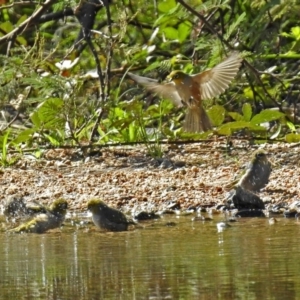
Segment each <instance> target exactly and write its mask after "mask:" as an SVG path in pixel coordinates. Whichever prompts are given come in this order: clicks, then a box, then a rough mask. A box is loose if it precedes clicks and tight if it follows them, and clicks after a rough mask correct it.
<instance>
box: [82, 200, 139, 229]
mask: <svg viewBox="0 0 300 300" xmlns="http://www.w3.org/2000/svg"><path fill="white" fill-rule="evenodd" d="M87 208H88V210H89V211H91V213H92V214H93V217H92V219H93V222H94V224H95V225H96V226H97V227H98V228H101V229H104V230H107V231H126V230H127V229H128V226H129V225H131V224H135V223H134V222H133V221H130V220H128V219H127V218H126V216H125V215H124V214H123V213H122V212H120V211H119V210H117V209H115V208H112V207H109V206H108V205H106V204H105V203H104V202H103V201H102V200H99V199H91V200H90V201H89V202H88V205H87Z"/></svg>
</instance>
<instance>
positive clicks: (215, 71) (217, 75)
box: [192, 53, 243, 99]
mask: <svg viewBox="0 0 300 300" xmlns="http://www.w3.org/2000/svg"><path fill="white" fill-rule="evenodd" d="M242 60H243V59H242V58H241V56H240V55H239V53H233V54H232V55H231V56H229V57H228V58H227V59H225V60H224V61H223V62H221V63H220V64H218V65H217V66H215V67H214V68H212V69H210V70H206V71H204V72H202V73H199V74H195V75H193V76H192V77H193V79H194V80H195V81H196V82H198V84H199V85H200V91H201V99H211V98H213V97H216V96H218V95H220V94H221V93H223V92H224V91H225V90H226V89H227V88H228V86H229V84H230V82H231V81H232V80H233V78H234V77H235V75H236V74H237V72H238V70H239V68H240V66H241V63H242Z"/></svg>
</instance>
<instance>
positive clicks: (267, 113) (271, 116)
mask: <svg viewBox="0 0 300 300" xmlns="http://www.w3.org/2000/svg"><path fill="white" fill-rule="evenodd" d="M283 116H284V114H283V113H282V112H279V111H276V110H271V109H265V110H263V111H261V112H260V113H259V114H257V115H255V116H254V117H253V118H252V120H251V123H252V124H261V123H265V122H270V121H274V120H278V119H280V118H281V117H283Z"/></svg>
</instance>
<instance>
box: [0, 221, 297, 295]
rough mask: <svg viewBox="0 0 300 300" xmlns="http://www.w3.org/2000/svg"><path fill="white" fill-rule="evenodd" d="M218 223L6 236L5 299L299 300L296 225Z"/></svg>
mask: <svg viewBox="0 0 300 300" xmlns="http://www.w3.org/2000/svg"><path fill="white" fill-rule="evenodd" d="M169 221H170V222H175V223H176V224H177V225H176V226H171V227H170V226H165V224H166V223H167V222H169ZM217 221H219V220H214V221H211V222H192V221H191V217H188V216H186V217H180V218H178V217H174V216H167V217H164V218H163V219H162V220H159V221H155V222H152V223H145V225H144V228H139V229H136V230H133V231H129V232H119V233H102V232H100V231H98V230H94V229H90V230H89V229H77V230H76V229H75V227H72V228H70V227H68V226H66V227H65V228H64V229H62V230H61V231H58V232H52V233H46V234H43V235H36V234H22V235H17V234H5V233H1V235H0V240H1V241H0V242H1V245H2V247H1V250H0V251H1V261H0V287H1V289H0V298H1V299H33V298H34V299H300V272H299V271H298V270H299V263H298V262H299V255H300V244H299V242H298V237H299V233H300V226H299V225H298V224H297V223H296V222H295V220H287V219H280V220H279V222H278V223H276V224H275V225H269V223H268V220H267V219H255V218H254V219H243V220H240V221H239V222H236V223H234V224H232V227H230V228H229V229H227V230H225V231H224V232H221V233H218V232H217V228H216V222H217Z"/></svg>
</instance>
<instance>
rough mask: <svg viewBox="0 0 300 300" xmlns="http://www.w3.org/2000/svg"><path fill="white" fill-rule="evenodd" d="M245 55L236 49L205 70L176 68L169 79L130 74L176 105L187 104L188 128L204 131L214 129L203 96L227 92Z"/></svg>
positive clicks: (186, 121) (208, 96)
mask: <svg viewBox="0 0 300 300" xmlns="http://www.w3.org/2000/svg"><path fill="white" fill-rule="evenodd" d="M242 60H243V59H242V58H241V57H240V55H239V54H238V53H233V54H232V55H231V56H229V57H228V58H227V59H225V60H224V61H223V62H221V63H220V64H218V65H217V66H215V67H214V68H212V69H209V70H206V71H204V72H201V73H198V74H194V75H188V74H185V73H183V72H181V71H173V72H171V74H170V75H169V76H168V77H167V79H168V81H169V82H167V83H162V84H160V83H159V82H158V81H157V80H155V79H151V78H147V77H142V76H138V75H135V74H132V73H128V75H129V76H130V77H131V79H133V80H134V81H136V82H137V83H139V84H141V85H143V86H144V87H146V89H148V90H150V91H152V92H153V93H157V94H158V95H159V96H160V97H162V98H166V99H170V100H171V101H172V102H173V103H174V104H175V105H176V106H178V107H181V106H183V105H184V106H186V107H187V111H186V116H185V122H184V130H185V131H187V132H201V131H207V130H210V129H212V125H211V122H210V119H209V117H208V115H207V113H206V111H205V110H204V108H203V106H202V100H208V99H211V98H213V97H216V96H218V95H220V94H221V93H223V92H224V91H225V90H226V89H227V88H228V86H229V84H230V82H231V81H232V80H233V78H234V77H235V75H236V74H237V72H238V70H239V68H240V65H241V63H242Z"/></svg>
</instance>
